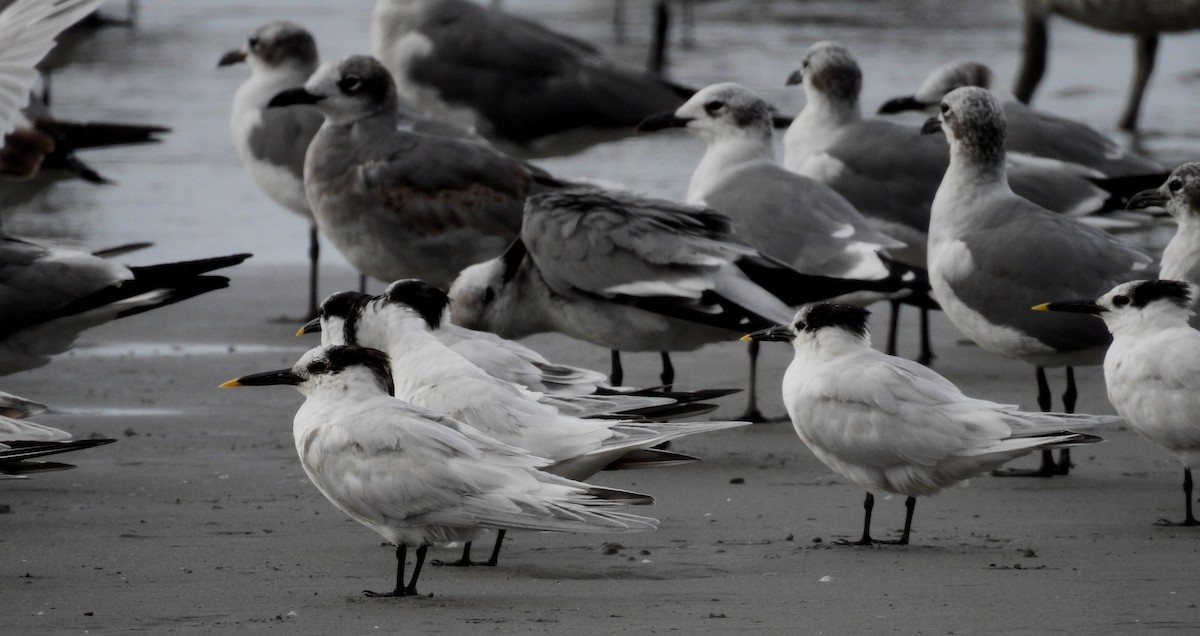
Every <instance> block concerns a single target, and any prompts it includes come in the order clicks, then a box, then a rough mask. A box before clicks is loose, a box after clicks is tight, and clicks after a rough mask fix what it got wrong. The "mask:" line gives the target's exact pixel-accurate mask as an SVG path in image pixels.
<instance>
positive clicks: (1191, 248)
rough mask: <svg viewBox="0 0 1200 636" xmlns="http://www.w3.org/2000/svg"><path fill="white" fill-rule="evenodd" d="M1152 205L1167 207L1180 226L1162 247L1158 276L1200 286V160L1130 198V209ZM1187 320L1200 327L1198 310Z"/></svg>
mask: <svg viewBox="0 0 1200 636" xmlns="http://www.w3.org/2000/svg"><path fill="white" fill-rule="evenodd" d="M1150 207H1163V208H1166V209H1167V213H1168V214H1170V215H1171V218H1173V219H1175V223H1176V224H1177V225H1178V227H1176V229H1175V235H1174V236H1172V237H1171V240H1170V242H1168V243H1167V247H1166V248H1165V249H1163V253H1162V261H1161V262H1160V263H1159V268H1158V276H1159V278H1165V279H1168V280H1181V281H1185V282H1188V283H1191V284H1193V285H1200V163H1185V164H1183V165H1182V166H1179V167H1178V168H1176V169H1175V171H1174V172H1172V173H1171V176H1170V177H1168V178H1167V180H1166V182H1164V183H1163V184H1162V186H1160V187H1158V188H1155V189H1153V190H1144V191H1142V192H1139V193H1137V194H1136V195H1134V197H1133V198H1132V199H1130V200H1129V208H1130V209H1131V210H1137V209H1143V208H1150ZM1193 300H1195V299H1194V298H1193ZM1193 309H1194V307H1193ZM1188 322H1189V324H1191V325H1192V326H1193V327H1196V328H1198V329H1200V317H1197V316H1196V314H1195V313H1193V314H1192V316H1191V318H1189V319H1188Z"/></svg>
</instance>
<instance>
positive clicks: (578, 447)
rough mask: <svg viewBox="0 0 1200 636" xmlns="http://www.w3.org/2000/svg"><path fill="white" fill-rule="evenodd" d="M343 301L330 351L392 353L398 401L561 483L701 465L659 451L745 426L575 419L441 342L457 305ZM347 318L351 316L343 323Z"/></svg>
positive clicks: (398, 290) (330, 317)
mask: <svg viewBox="0 0 1200 636" xmlns="http://www.w3.org/2000/svg"><path fill="white" fill-rule="evenodd" d="M343 293H344V292H343ZM330 301H333V302H332V303H331V302H330ZM341 301H342V299H341V298H338V297H337V296H336V295H335V296H331V297H330V298H328V299H326V301H325V302H323V303H322V305H321V311H320V318H319V323H320V330H321V343H322V344H323V345H326V346H329V345H358V346H363V347H370V348H373V349H378V350H380V351H383V352H385V353H387V354H388V356H389V358H390V360H391V368H392V381H393V385H394V387H395V391H394V392H395V396H396V397H397V398H398V399H400V400H403V401H405V402H408V403H410V404H413V405H415V406H418V407H422V408H426V409H429V410H430V411H432V412H434V413H441V414H444V415H447V416H449V417H451V418H453V419H455V420H458V421H460V422H463V423H464V424H468V425H470V426H473V427H475V428H476V429H478V430H480V431H481V432H483V433H484V434H486V435H488V436H490V437H492V438H494V439H496V440H498V441H500V442H503V443H505V444H508V445H510V446H515V447H517V448H521V449H524V450H526V451H528V452H529V453H530V454H532V455H536V456H538V457H544V458H546V459H550V460H553V461H554V462H555V463H554V464H552V465H550V466H547V467H545V469H544V470H546V471H548V472H551V473H554V474H555V475H559V476H562V477H566V478H569V479H577V480H581V479H587V478H589V477H591V476H592V475H594V474H596V473H597V472H599V471H600V470H605V469H614V468H648V467H656V466H670V465H675V464H680V463H689V462H692V461H698V460H697V459H696V458H695V457H691V456H688V455H681V454H679V453H671V452H666V451H662V450H655V449H654V448H653V447H655V446H658V445H660V444H663V443H664V442H669V441H671V440H674V439H678V438H680V437H684V436H687V435H692V434H694V433H702V432H709V431H718V430H723V429H727V428H733V427H737V426H743V425H745V424H747V422H687V423H672V424H666V423H654V422H644V421H634V420H630V419H624V420H622V419H610V418H613V417H620V416H621V414H620V413H612V414H607V417H605V418H603V419H583V418H579V417H574V416H571V415H569V414H566V413H563V412H560V410H559V409H558V408H556V407H555V406H554V405H553V404H552V403H546V402H544V401H542V400H541V399H540V398H541V397H542V396H540V395H539V394H536V393H531V392H529V391H527V390H525V389H522V388H520V387H518V386H516V385H514V384H512V383H510V382H507V381H505V380H501V379H499V378H494V377H492V376H490V375H488V374H487V372H485V371H484V370H483V369H480V368H479V367H477V366H475V365H474V364H472V363H471V362H470V361H468V360H467V359H466V358H463V357H462V356H460V355H458V354H457V353H455V352H454V351H452V350H450V349H449V348H448V347H447V346H446V345H444V344H443V343H442V342H441V341H439V340H438V338H437V336H436V335H434V334H433V333H432V332H431V330H432V329H433V327H434V326H436V325H437V324H438V323H439V322H440V320H441V317H442V316H443V314H444V313H445V309H446V306H447V305H448V304H449V298H448V297H447V296H446V295H445V293H444V292H442V291H441V290H438V289H437V288H435V287H433V286H431V285H429V284H428V283H425V282H423V281H419V280H402V281H396V282H394V283H392V284H391V285H389V286H388V289H387V292H386V293H384V294H383V295H381V296H378V297H362V298H360V299H359V301H358V302H355V303H353V304H352V305H351V306H349V307H346V306H345V305H346V303H344V302H341ZM339 309H340V310H343V311H344V312H345V313H346V314H347V315H341V316H339V315H336V313H339V312H338V310H339ZM334 323H340V324H341V326H342V328H341V329H338V328H337V326H336V325H335V324H334ZM310 324H311V323H310ZM306 329H307V325H306ZM303 331H304V330H302V332H303ZM633 400H634V401H639V398H633ZM606 402H607V401H606ZM608 403H611V402H608ZM503 538H504V537H503V534H501V535H499V536H498V537H497V540H496V544H495V547H494V549H493V550H492V556H491V558H489V559H488V560H487V561H486V562H484V563H483V565H493V566H494V565H496V562H497V559H498V556H499V552H500V545H501V541H502V540H503ZM469 550H470V545H469V544H468V545H467V546H466V547H464V551H463V556H462V559H460V560H459V561H458V562H456V563H455V565H475V563H473V562H472V561H471V560H470V552H469Z"/></svg>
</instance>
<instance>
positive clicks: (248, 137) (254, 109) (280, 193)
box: [218, 21, 324, 317]
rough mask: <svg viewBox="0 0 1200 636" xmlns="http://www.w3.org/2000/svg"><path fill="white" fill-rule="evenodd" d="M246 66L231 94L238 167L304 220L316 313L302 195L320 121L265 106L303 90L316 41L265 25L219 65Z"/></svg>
mask: <svg viewBox="0 0 1200 636" xmlns="http://www.w3.org/2000/svg"><path fill="white" fill-rule="evenodd" d="M241 62H245V63H246V65H247V66H249V67H250V77H247V78H246V81H245V82H242V85H241V86H239V87H238V89H237V92H236V93H234V95H233V107H232V108H231V110H230V114H229V131H230V133H231V135H232V137H233V147H234V148H235V149H236V150H237V154H238V158H239V159H241V161H242V167H243V168H245V170H246V173H247V174H249V175H250V178H251V179H253V180H254V183H255V184H257V185H258V187H259V188H260V189H262V191H263V192H265V193H266V194H267V196H269V197H271V199H272V200H274V201H275V202H276V203H278V204H279V205H281V206H283V207H284V208H285V209H287V210H290V211H291V212H293V213H295V214H296V215H298V216H300V217H301V218H302V219H304V220H305V221H307V222H308V225H309V231H308V258H309V273H308V315H309V316H310V317H311V316H314V315H316V312H317V302H318V300H319V298H318V291H317V284H318V274H319V267H318V262H319V261H320V255H321V241H320V234H319V232H318V230H317V222H316V220H314V219H313V214H312V210H311V209H310V208H309V206H308V199H307V198H306V197H305V195H304V153H305V152H306V151H307V150H308V144H309V143H310V142H311V141H312V139H313V136H315V135H316V134H317V130H318V129H319V128H320V127H321V123H322V122H323V121H324V118H323V117H322V116H321V113H319V112H317V109H315V108H313V107H311V106H304V105H297V106H295V107H292V108H271V109H268V108H267V104H268V103H270V101H271V98H273V97H275V96H276V95H278V94H279V93H281V92H283V91H285V90H288V89H293V88H300V87H303V86H304V82H305V81H307V80H308V78H309V77H310V76H311V75H312V74H313V72H314V71H316V70H317V43H316V40H314V39H313V37H312V34H310V33H309V32H308V31H306V30H305V29H304V28H303V27H301V26H300V25H298V24H295V23H294V22H287V21H277V22H268V23H266V24H263V25H261V26H259V27H258V28H256V29H254V31H252V32H251V33H250V36H249V38H247V40H246V44H245V45H243V46H242V47H241V48H239V49H236V50H233V51H229V52H228V53H226V54H225V55H224V56H222V57H221V60H220V62H219V63H218V66H229V65H231V64H238V63H241Z"/></svg>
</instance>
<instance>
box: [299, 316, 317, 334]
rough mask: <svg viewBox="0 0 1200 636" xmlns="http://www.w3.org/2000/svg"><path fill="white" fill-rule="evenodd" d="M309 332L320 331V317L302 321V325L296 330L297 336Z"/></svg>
mask: <svg viewBox="0 0 1200 636" xmlns="http://www.w3.org/2000/svg"><path fill="white" fill-rule="evenodd" d="M310 333H321V319H320V318H313V319H312V320H310V321H308V322H306V323H304V326H303V327H301V328H300V329H299V330H297V331H296V335H297V336H304V335H307V334H310Z"/></svg>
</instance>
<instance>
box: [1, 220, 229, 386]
mask: <svg viewBox="0 0 1200 636" xmlns="http://www.w3.org/2000/svg"><path fill="white" fill-rule="evenodd" d="M249 257H250V255H249V254H235V255H232V256H222V257H216V258H207V259H201V260H194V261H181V262H177V263H162V264H159V265H149V266H136V267H135V266H130V267H124V266H122V265H118V264H116V263H112V262H110V261H107V260H105V259H103V258H98V257H96V256H93V255H91V254H87V253H85V252H78V251H75V250H71V249H65V248H60V247H53V246H48V245H43V244H40V243H35V242H33V241H27V240H23V239H19V238H16V237H13V236H6V235H2V234H0V375H6V374H10V373H16V372H18V371H24V370H26V369H33V368H36V367H40V366H42V365H45V364H47V363H49V362H50V357H51V356H53V355H56V354H59V353H62V352H64V351H67V350H68V349H70V348H71V346H72V345H73V344H74V342H75V339H76V338H77V337H78V336H79V333H80V332H82V331H83V330H84V329H88V328H91V327H95V326H97V325H101V324H104V323H106V322H109V321H111V320H115V319H117V318H122V317H124V316H132V315H134V314H139V313H142V312H144V311H149V310H151V309H155V308H158V307H162V306H164V305H169V304H172V303H176V302H179V301H181V300H186V299H188V298H191V297H193V296H198V295H200V294H203V293H206V292H210V291H213V290H215V289H221V288H224V287H226V286H228V284H229V279H228V278H225V277H223V276H210V275H207V274H208V272H211V271H213V270H216V269H221V268H224V267H230V266H233V265H237V264H238V263H241V262H242V261H244V260H246V259H247V258H249Z"/></svg>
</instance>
